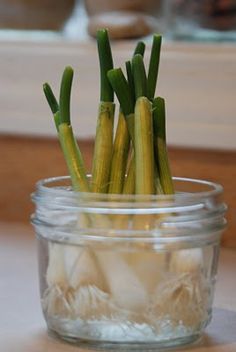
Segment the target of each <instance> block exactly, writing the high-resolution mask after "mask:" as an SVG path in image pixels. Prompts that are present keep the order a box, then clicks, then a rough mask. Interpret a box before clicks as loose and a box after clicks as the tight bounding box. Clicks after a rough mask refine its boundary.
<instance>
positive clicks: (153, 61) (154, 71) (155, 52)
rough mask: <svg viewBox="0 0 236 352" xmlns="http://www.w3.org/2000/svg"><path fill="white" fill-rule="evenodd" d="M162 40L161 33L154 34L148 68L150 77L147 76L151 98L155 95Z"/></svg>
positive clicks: (149, 96)
mask: <svg viewBox="0 0 236 352" xmlns="http://www.w3.org/2000/svg"><path fill="white" fill-rule="evenodd" d="M161 42H162V37H161V36H160V35H156V34H155V35H154V36H153V42H152V49H151V56H150V62H149V68H148V77H147V90H148V94H147V97H148V98H149V100H152V99H153V98H154V96H155V91H156V84H157V78H158V71H159V62H160V52H161Z"/></svg>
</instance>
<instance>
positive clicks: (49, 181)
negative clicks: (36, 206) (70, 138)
mask: <svg viewBox="0 0 236 352" xmlns="http://www.w3.org/2000/svg"><path fill="white" fill-rule="evenodd" d="M88 176H89V177H90V175H88ZM69 180H70V176H56V177H49V178H45V179H41V180H39V181H38V182H37V183H36V190H37V193H39V194H42V195H43V194H45V193H47V194H48V195H49V194H50V195H51V196H53V195H55V196H56V195H57V196H60V197H70V198H72V199H73V198H76V199H78V196H79V198H83V199H86V200H88V201H89V200H92V201H94V202H96V201H99V202H101V201H104V202H108V201H109V202H112V201H119V202H121V203H122V201H123V202H125V203H126V202H133V201H134V200H135V202H138V203H139V202H142V203H145V202H150V201H158V200H160V201H172V202H173V201H175V200H179V199H184V200H185V201H188V200H189V201H191V200H192V201H197V200H200V199H204V198H205V199H206V198H212V197H216V196H218V195H220V194H222V193H223V187H222V185H220V184H218V183H215V182H211V181H206V180H203V179H195V178H188V177H173V181H174V182H183V183H185V184H186V183H188V184H189V185H191V184H192V185H194V186H202V187H204V188H208V190H203V191H197V192H186V191H183V192H178V191H177V192H176V193H175V194H168V195H167V194H163V195H162V194H158V195H155V194H152V195H142V194H107V193H93V192H79V191H73V190H72V188H71V186H70V185H68V187H66V188H65V187H64V188H62V187H50V185H52V186H53V184H56V183H58V182H61V181H63V182H65V181H69ZM34 195H35V194H33V197H32V198H33V200H34Z"/></svg>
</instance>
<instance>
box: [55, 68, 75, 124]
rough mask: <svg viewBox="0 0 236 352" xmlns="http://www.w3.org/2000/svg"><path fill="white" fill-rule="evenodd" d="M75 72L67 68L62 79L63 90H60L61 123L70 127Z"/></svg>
mask: <svg viewBox="0 0 236 352" xmlns="http://www.w3.org/2000/svg"><path fill="white" fill-rule="evenodd" d="M73 76H74V71H73V68H72V67H71V66H67V67H66V68H65V69H64V72H63V75H62V79H61V88H60V99H59V107H60V117H61V123H66V124H68V125H70V124H71V122H70V99H71V87H72V81H73Z"/></svg>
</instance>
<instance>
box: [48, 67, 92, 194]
mask: <svg viewBox="0 0 236 352" xmlns="http://www.w3.org/2000/svg"><path fill="white" fill-rule="evenodd" d="M72 80H73V69H72V68H71V67H66V68H65V70H64V73H63V76H62V80H61V87H60V105H59V104H58V102H57V100H56V98H55V95H54V94H53V92H52V89H51V87H50V86H49V84H48V83H45V84H44V86H43V90H44V94H45V96H46V99H47V101H48V104H49V106H50V108H51V110H52V113H53V116H54V122H55V125H56V128H57V132H58V136H59V140H60V143H61V147H62V150H63V154H64V157H65V159H66V164H67V167H68V170H69V174H70V176H71V182H72V186H73V188H74V189H75V190H80V191H83V192H89V184H88V181H87V177H86V172H85V167H84V161H83V158H82V155H81V153H80V150H79V147H78V145H77V142H76V140H75V137H74V134H73V131H72V127H71V125H70V97H71V86H72ZM63 121H64V122H63Z"/></svg>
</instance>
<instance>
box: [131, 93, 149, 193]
mask: <svg viewBox="0 0 236 352" xmlns="http://www.w3.org/2000/svg"><path fill="white" fill-rule="evenodd" d="M134 126H135V141H134V142H135V147H134V150H135V193H136V194H154V151H153V121H152V105H151V103H150V102H149V100H148V99H147V98H146V97H140V98H138V99H137V101H136V105H135V124H134Z"/></svg>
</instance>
